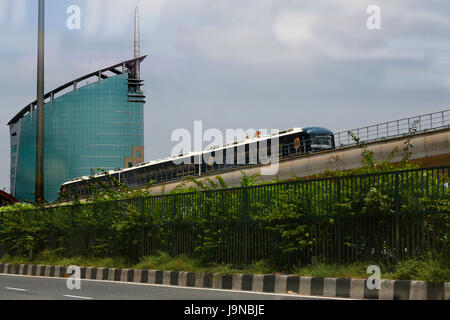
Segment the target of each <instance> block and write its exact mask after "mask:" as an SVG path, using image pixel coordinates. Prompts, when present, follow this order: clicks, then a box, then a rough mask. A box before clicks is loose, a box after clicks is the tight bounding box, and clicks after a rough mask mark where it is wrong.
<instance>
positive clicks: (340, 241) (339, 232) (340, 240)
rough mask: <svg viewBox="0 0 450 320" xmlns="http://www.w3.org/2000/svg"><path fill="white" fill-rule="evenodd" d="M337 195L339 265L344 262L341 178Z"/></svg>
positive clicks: (337, 186)
mask: <svg viewBox="0 0 450 320" xmlns="http://www.w3.org/2000/svg"><path fill="white" fill-rule="evenodd" d="M336 184H337V185H336V193H337V202H338V208H339V209H338V217H337V263H338V264H341V262H342V229H341V227H342V226H341V225H342V223H341V219H342V205H341V199H342V197H341V178H339V177H338V178H337V181H336Z"/></svg>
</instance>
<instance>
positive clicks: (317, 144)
mask: <svg viewBox="0 0 450 320" xmlns="http://www.w3.org/2000/svg"><path fill="white" fill-rule="evenodd" d="M311 148H313V149H330V148H333V136H330V135H312V136H311Z"/></svg>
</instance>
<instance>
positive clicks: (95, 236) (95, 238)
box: [92, 202, 98, 256]
mask: <svg viewBox="0 0 450 320" xmlns="http://www.w3.org/2000/svg"><path fill="white" fill-rule="evenodd" d="M92 211H93V216H94V252H93V254H94V256H95V255H96V254H97V252H95V248H96V247H97V225H98V223H97V203H95V202H94V204H93V207H92Z"/></svg>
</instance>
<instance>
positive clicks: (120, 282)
mask: <svg viewBox="0 0 450 320" xmlns="http://www.w3.org/2000/svg"><path fill="white" fill-rule="evenodd" d="M0 276H7V277H21V278H41V279H53V280H67V279H66V278H61V277H48V276H29V275H19V274H2V273H0ZM80 280H81V281H91V282H104V283H109V284H116V285H130V286H133V285H135V286H150V287H166V288H173V289H185V290H203V291H220V292H228V293H231V294H232V293H235V292H239V293H246V294H249V295H251V294H256V295H269V296H284V297H296V298H314V299H317V300H322V299H323V300H364V299H355V298H341V297H326V296H310V295H301V294H298V293H295V294H289V293H275V292H257V291H244V290H227V289H214V288H198V287H183V286H175V285H165V284H154V283H140V282H124V281H112V280H96V279H80ZM92 299H93V298H92Z"/></svg>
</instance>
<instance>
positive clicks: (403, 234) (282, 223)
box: [0, 166, 450, 266]
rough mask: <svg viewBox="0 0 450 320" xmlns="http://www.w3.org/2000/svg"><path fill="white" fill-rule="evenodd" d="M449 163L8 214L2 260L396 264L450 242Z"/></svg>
mask: <svg viewBox="0 0 450 320" xmlns="http://www.w3.org/2000/svg"><path fill="white" fill-rule="evenodd" d="M449 173H450V166H446V167H437V168H429V169H414V170H405V171H396V172H388V173H376V174H364V175H357V176H346V177H334V178H327V179H316V180H308V181H301V180H298V181H290V182H283V183H272V184H266V185H259V186H251V187H240V188H230V189H218V190H210V191H202V192H192V193H181V194H173V195H172V194H169V195H159V196H150V197H142V198H136V199H126V200H117V201H110V202H98V203H90V204H84V205H70V206H60V207H47V208H41V209H36V210H27V211H16V212H8V213H2V214H0V255H3V254H6V253H7V254H11V255H27V254H28V250H29V249H30V248H32V250H33V252H34V253H35V254H36V253H38V252H40V251H41V250H43V249H55V250H56V249H58V251H59V252H60V253H62V254H64V255H66V256H74V255H83V256H97V257H106V256H121V257H126V258H128V259H130V260H138V259H139V258H140V257H142V256H147V255H154V254H156V253H157V252H158V251H164V252H167V253H169V254H171V255H172V256H177V255H181V254H185V255H188V256H190V257H193V258H198V259H201V260H203V261H207V262H215V263H231V264H234V265H243V264H249V263H252V262H253V261H257V260H262V259H267V260H269V261H271V262H272V263H273V264H275V265H283V266H286V265H296V264H298V263H302V264H304V263H309V262H311V261H312V259H313V258H314V259H315V260H319V261H326V262H337V263H344V262H352V261H360V260H365V259H372V260H373V259H381V260H396V259H401V258H403V257H410V256H417V255H422V254H424V253H425V252H428V251H431V250H435V251H445V250H449V246H450V218H449V211H450V205H449V203H450V190H449V188H448V181H449Z"/></svg>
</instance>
